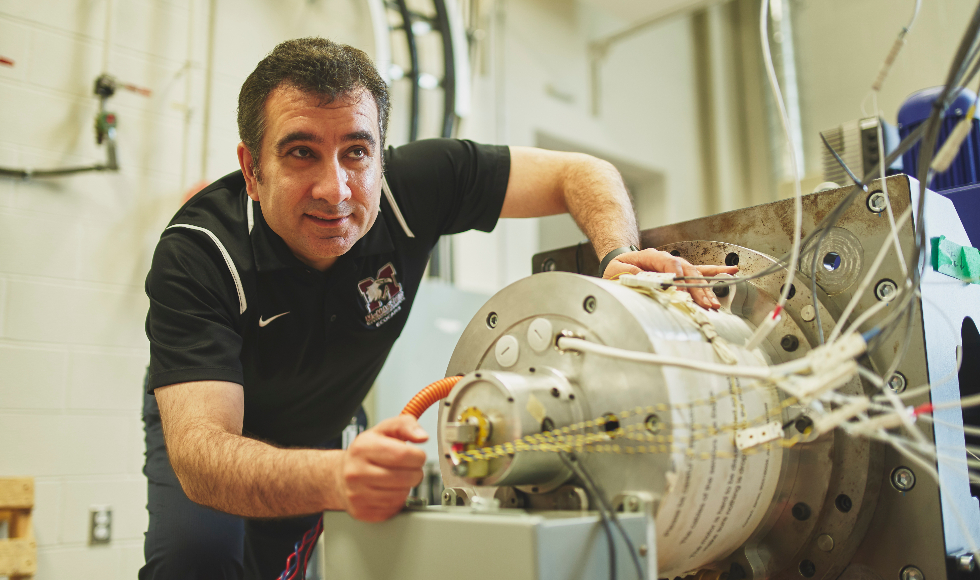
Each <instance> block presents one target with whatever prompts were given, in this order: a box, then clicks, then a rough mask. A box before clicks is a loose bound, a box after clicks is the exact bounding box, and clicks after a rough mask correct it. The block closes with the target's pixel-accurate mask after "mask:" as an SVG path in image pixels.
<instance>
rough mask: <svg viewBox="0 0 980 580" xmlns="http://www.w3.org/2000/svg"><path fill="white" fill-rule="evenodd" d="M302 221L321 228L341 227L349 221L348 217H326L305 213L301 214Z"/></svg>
mask: <svg viewBox="0 0 980 580" xmlns="http://www.w3.org/2000/svg"><path fill="white" fill-rule="evenodd" d="M303 219H305V220H307V221H309V222H311V223H312V224H313V225H315V226H317V227H321V228H336V227H340V226H343V225H344V224H345V223H347V220H349V219H350V216H349V215H342V216H327V215H313V214H308V213H305V214H303Z"/></svg>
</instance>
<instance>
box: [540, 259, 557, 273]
mask: <svg viewBox="0 0 980 580" xmlns="http://www.w3.org/2000/svg"><path fill="white" fill-rule="evenodd" d="M557 269H558V265H557V264H555V261H554V260H552V259H551V258H548V259H547V260H545V261H544V264H541V271H542V272H554V271H555V270H557Z"/></svg>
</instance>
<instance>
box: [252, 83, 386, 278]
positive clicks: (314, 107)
mask: <svg viewBox="0 0 980 580" xmlns="http://www.w3.org/2000/svg"><path fill="white" fill-rule="evenodd" d="M318 105H319V106H318ZM265 119H266V129H265V136H264V137H263V139H262V154H261V165H260V169H261V172H260V174H261V177H262V181H261V182H259V181H258V180H257V179H256V176H255V175H254V173H253V172H252V156H251V154H250V153H249V151H248V150H247V149H246V148H245V146H244V145H243V144H239V145H238V160H239V164H240V165H241V166H242V171H243V172H244V174H245V179H246V183H247V190H248V195H249V196H250V197H251V198H252V199H254V200H256V201H258V202H259V203H260V204H261V206H262V215H263V216H264V217H265V220H266V222H267V223H268V224H269V226H270V227H271V228H272V230H273V231H274V232H276V233H277V234H279V236H280V237H281V238H282V239H283V240H285V242H286V245H288V246H289V249H290V250H292V252H293V254H294V255H295V256H296V257H297V258H299V259H300V261H302V262H304V263H305V264H307V265H309V266H311V267H313V268H316V269H318V270H326V269H327V268H329V267H330V266H331V265H333V263H334V262H335V261H336V259H337V257H338V256H340V255H343V254H344V253H345V252H347V251H348V250H349V249H350V248H351V246H353V245H354V243H355V242H356V241H357V240H359V239H360V238H361V237H362V236H363V235H364V234H365V233H367V231H368V230H370V229H371V226H373V225H374V220H375V218H376V217H377V215H378V204H379V201H380V197H381V175H382V173H381V154H382V151H381V143H380V134H379V130H380V129H379V126H378V107H377V105H376V104H375V102H374V97H373V96H372V95H371V93H369V92H367V91H358V92H355V93H352V94H348V95H345V96H343V97H339V98H337V99H335V100H334V102H332V103H330V104H328V105H321V103H320V99H319V97H317V96H316V95H310V94H308V93H305V92H303V91H300V90H299V89H295V88H293V87H279V88H278V89H276V90H275V91H273V92H272V94H270V95H269V98H268V100H266V103H265Z"/></svg>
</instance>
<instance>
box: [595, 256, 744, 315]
mask: <svg viewBox="0 0 980 580" xmlns="http://www.w3.org/2000/svg"><path fill="white" fill-rule="evenodd" d="M644 271H646V272H664V273H667V272H669V273H672V274H677V277H678V278H680V277H682V276H717V275H718V274H735V272H738V266H694V265H693V264H691V263H690V262H688V261H687V260H685V259H684V258H678V257H677V256H672V255H671V254H669V253H667V252H661V251H660V250H654V249H653V248H648V249H646V250H640V251H639V252H626V253H624V254H620V255H618V256H616V258H615V259H613V261H612V262H609V265H608V266H606V271H605V272H603V275H602V277H603V278H606V279H608V278H613V277H615V276H617V275H619V274H639V273H640V272H644ZM679 282H683V280H681V281H679ZM690 282H691V283H694V284H697V283H702V282H704V280H691V281H690ZM685 290H687V291H688V292H690V293H691V296H692V297H693V298H694V302H695V303H697V304H699V305H701V306H703V307H704V308H709V309H716V308H719V307H720V306H721V303H720V302H718V299H717V298H716V297H715V293H714V292H712V291H711V290H710V289H708V288H685Z"/></svg>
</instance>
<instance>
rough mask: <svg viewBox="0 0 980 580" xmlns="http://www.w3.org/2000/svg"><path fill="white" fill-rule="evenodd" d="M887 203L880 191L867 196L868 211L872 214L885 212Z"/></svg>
mask: <svg viewBox="0 0 980 580" xmlns="http://www.w3.org/2000/svg"><path fill="white" fill-rule="evenodd" d="M887 204H888V201H887V200H886V199H885V194H883V193H881V192H880V191H876V192H874V193H872V194H871V195H869V196H868V210H870V211H871V212H872V213H881V212H883V211H885V208H886V206H887Z"/></svg>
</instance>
